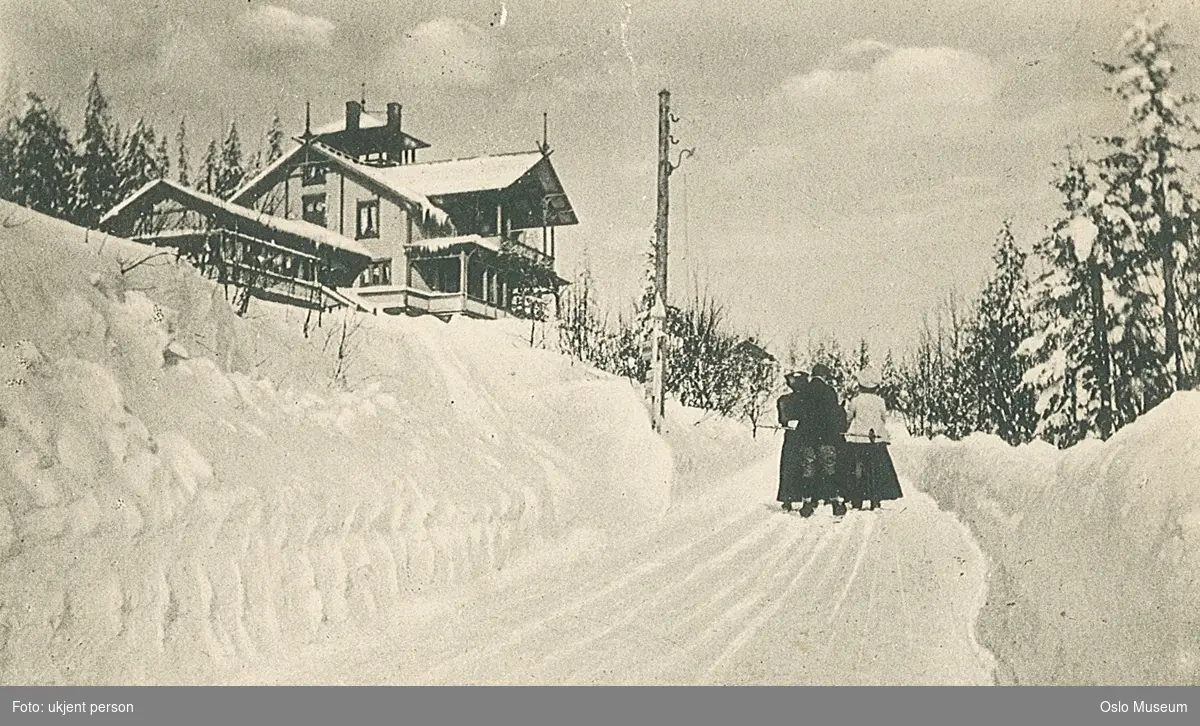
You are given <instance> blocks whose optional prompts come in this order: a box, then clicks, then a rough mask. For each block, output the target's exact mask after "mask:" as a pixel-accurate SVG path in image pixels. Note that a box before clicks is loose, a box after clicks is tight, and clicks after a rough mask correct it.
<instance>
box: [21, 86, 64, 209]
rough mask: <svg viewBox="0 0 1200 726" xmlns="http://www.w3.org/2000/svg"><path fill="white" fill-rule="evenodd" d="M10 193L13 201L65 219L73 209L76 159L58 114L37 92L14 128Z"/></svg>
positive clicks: (30, 97)
mask: <svg viewBox="0 0 1200 726" xmlns="http://www.w3.org/2000/svg"><path fill="white" fill-rule="evenodd" d="M11 139H12V141H11V145H12V152H11V162H10V163H11V166H10V171H11V173H10V174H9V179H8V182H9V192H10V196H11V199H12V201H14V202H16V203H17V204H22V205H24V206H27V207H29V208H31V209H34V210H37V211H39V212H43V213H45V214H49V215H52V216H55V217H59V218H61V219H66V218H67V217H68V216H69V214H70V212H71V209H72V207H73V206H74V205H73V203H72V187H73V186H74V165H75V158H74V153H73V150H72V149H71V142H70V141H69V140H68V139H67V130H66V129H65V128H64V127H63V126H62V124H61V123H59V120H58V112H57V111H56V110H54V109H51V108H48V107H47V106H46V103H45V101H44V100H43V99H42V98H41V97H40V96H38V95H37V94H35V93H29V94H27V96H26V106H25V111H24V113H23V114H22V115H21V116H20V118H18V119H16V120H15V121H14V122H13V123H12V128H11Z"/></svg>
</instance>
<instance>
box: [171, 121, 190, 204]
mask: <svg viewBox="0 0 1200 726" xmlns="http://www.w3.org/2000/svg"><path fill="white" fill-rule="evenodd" d="M175 174H176V177H175V178H176V179H178V180H179V183H180V184H182V185H184V186H185V187H186V186H189V185H191V183H192V177H191V174H192V165H191V163H190V162H189V161H188V145H187V117H183V118H180V119H179V130H178V131H176V132H175Z"/></svg>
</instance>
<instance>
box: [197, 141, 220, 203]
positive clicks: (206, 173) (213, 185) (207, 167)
mask: <svg viewBox="0 0 1200 726" xmlns="http://www.w3.org/2000/svg"><path fill="white" fill-rule="evenodd" d="M220 177H221V151H220V147H218V146H217V142H216V141H209V142H208V148H207V149H206V150H205V151H204V158H203V159H201V160H200V175H199V176H198V177H197V179H196V189H198V190H199V191H202V192H204V193H205V194H213V195H215V194H216V193H217V188H218V184H219V180H220Z"/></svg>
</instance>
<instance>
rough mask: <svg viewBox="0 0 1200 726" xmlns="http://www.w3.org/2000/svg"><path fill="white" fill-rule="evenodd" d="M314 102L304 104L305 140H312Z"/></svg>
mask: <svg viewBox="0 0 1200 726" xmlns="http://www.w3.org/2000/svg"><path fill="white" fill-rule="evenodd" d="M312 135H313V133H312V101H305V102H304V138H306V139H311V138H312Z"/></svg>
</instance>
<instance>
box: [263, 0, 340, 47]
mask: <svg viewBox="0 0 1200 726" xmlns="http://www.w3.org/2000/svg"><path fill="white" fill-rule="evenodd" d="M242 24H243V25H244V26H245V28H246V30H248V31H250V33H251V34H252V36H253V37H254V38H256V39H258V40H261V41H263V42H266V43H269V44H272V45H276V46H284V47H318V48H329V47H331V46H332V44H333V31H334V28H335V27H336V26H335V25H334V24H333V21H332V20H329V19H328V18H321V17H317V16H313V15H301V14H299V13H296V12H294V11H292V10H288V9H287V8H282V7H279V6H278V5H257V6H255V7H253V8H250V9H249V10H247V11H246V12H245V14H244V15H242Z"/></svg>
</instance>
